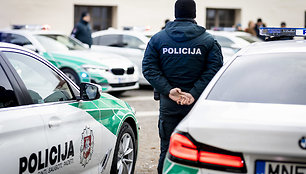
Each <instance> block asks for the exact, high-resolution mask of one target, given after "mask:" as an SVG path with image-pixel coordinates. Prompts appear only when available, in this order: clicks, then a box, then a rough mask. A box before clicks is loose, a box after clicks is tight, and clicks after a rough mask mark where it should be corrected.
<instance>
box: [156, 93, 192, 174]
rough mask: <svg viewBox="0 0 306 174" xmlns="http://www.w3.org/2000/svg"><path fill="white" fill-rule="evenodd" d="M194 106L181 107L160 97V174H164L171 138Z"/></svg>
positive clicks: (165, 97)
mask: <svg viewBox="0 0 306 174" xmlns="http://www.w3.org/2000/svg"><path fill="white" fill-rule="evenodd" d="M192 106H193V105H190V106H181V105H178V104H176V102H174V101H172V100H171V99H170V98H169V97H167V96H164V95H161V96H160V109H159V111H160V115H159V121H158V129H159V137H160V156H159V161H158V167H157V170H158V173H159V174H161V173H162V169H163V164H164V160H165V157H166V154H167V151H168V147H169V141H170V136H171V134H172V133H173V131H174V129H175V127H176V126H177V125H178V124H179V122H180V121H181V120H182V119H183V118H184V117H185V116H186V115H187V114H188V112H189V111H190V110H191V108H192Z"/></svg>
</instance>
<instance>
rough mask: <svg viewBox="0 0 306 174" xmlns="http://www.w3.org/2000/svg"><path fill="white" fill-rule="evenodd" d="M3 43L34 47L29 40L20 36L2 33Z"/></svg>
mask: <svg viewBox="0 0 306 174" xmlns="http://www.w3.org/2000/svg"><path fill="white" fill-rule="evenodd" d="M0 38H1V42H6V43H12V44H16V45H19V46H24V45H32V43H31V42H30V40H29V39H27V38H26V37H24V36H22V35H19V34H11V33H1V36H0Z"/></svg>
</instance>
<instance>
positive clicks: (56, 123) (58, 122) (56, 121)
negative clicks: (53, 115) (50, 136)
mask: <svg viewBox="0 0 306 174" xmlns="http://www.w3.org/2000/svg"><path fill="white" fill-rule="evenodd" d="M61 123H62V121H61V120H59V119H54V120H50V121H49V123H48V126H49V128H54V127H59V126H60V125H61Z"/></svg>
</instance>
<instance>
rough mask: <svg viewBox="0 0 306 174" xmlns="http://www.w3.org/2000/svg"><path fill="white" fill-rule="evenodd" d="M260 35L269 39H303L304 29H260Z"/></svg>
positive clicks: (305, 29)
mask: <svg viewBox="0 0 306 174" xmlns="http://www.w3.org/2000/svg"><path fill="white" fill-rule="evenodd" d="M260 35H261V36H269V37H282V36H288V37H294V36H301V37H305V36H306V28H260Z"/></svg>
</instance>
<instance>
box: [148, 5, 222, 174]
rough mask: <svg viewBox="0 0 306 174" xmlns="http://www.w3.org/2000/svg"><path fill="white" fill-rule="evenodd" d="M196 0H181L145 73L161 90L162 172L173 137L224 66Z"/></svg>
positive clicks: (152, 45)
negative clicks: (199, 21)
mask: <svg viewBox="0 0 306 174" xmlns="http://www.w3.org/2000/svg"><path fill="white" fill-rule="evenodd" d="M195 17H196V4H195V2H194V0H177V1H176V3H175V18H176V19H175V20H174V21H173V22H168V23H167V24H166V27H165V29H164V30H162V31H160V32H159V33H157V34H155V35H154V36H153V37H152V38H151V40H150V41H149V43H148V45H147V48H146V51H145V55H144V58H143V61H142V67H143V71H142V72H143V75H144V77H145V78H146V79H147V80H148V82H149V83H150V84H151V85H152V87H153V88H155V89H156V90H157V91H158V92H160V109H159V111H160V115H159V122H158V128H159V136H160V158H159V163H158V169H157V170H158V173H159V174H161V173H162V169H163V163H164V159H165V156H166V153H167V150H168V147H169V141H170V136H171V134H172V132H173V131H174V129H175V127H176V126H177V125H178V124H179V122H180V121H181V120H182V119H183V118H184V117H185V116H186V115H187V114H188V113H189V111H190V110H191V108H192V107H193V105H194V103H195V102H196V101H197V100H198V98H199V97H200V95H201V93H202V92H203V91H204V89H205V88H206V86H207V85H208V83H209V82H210V80H211V79H212V78H213V77H214V75H215V74H216V73H217V72H218V70H219V69H220V68H221V67H222V65H223V56H222V52H221V46H220V45H219V44H218V42H217V41H216V40H215V39H214V38H213V36H212V35H210V34H209V33H207V32H206V29H205V28H204V27H201V26H199V25H197V23H196V21H195V20H194V19H195Z"/></svg>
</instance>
